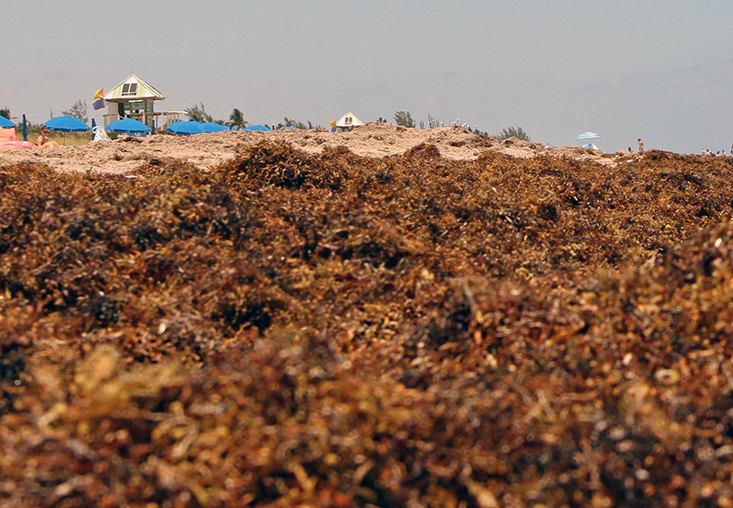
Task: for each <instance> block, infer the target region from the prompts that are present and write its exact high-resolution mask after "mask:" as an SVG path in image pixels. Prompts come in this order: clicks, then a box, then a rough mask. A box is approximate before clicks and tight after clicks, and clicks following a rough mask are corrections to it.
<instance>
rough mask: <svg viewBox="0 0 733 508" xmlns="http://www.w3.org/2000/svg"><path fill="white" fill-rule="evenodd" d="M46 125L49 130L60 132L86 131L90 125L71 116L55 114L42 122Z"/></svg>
mask: <svg viewBox="0 0 733 508" xmlns="http://www.w3.org/2000/svg"><path fill="white" fill-rule="evenodd" d="M43 125H45V126H46V127H48V128H49V129H51V130H55V131H61V132H84V131H88V130H89V129H90V128H91V127H89V126H88V125H87V124H85V123H84V122H82V121H81V120H79V119H78V118H74V117H73V116H57V117H56V118H51V119H50V120H49V121H48V122H46V123H44V124H43Z"/></svg>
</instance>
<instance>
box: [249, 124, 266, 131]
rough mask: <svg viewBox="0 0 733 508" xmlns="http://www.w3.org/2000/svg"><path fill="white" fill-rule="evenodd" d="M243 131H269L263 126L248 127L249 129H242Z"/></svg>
mask: <svg viewBox="0 0 733 508" xmlns="http://www.w3.org/2000/svg"><path fill="white" fill-rule="evenodd" d="M244 130H245V131H263V132H265V131H269V130H270V128H269V127H266V126H264V125H250V126H249V127H245V128H244Z"/></svg>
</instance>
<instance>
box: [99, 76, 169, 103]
mask: <svg viewBox="0 0 733 508" xmlns="http://www.w3.org/2000/svg"><path fill="white" fill-rule="evenodd" d="M165 98H166V97H165V95H163V94H162V93H160V92H159V91H158V90H156V89H155V88H154V87H152V86H151V85H150V84H148V83H147V82H146V81H144V80H142V79H140V78H138V77H137V76H136V75H134V74H131V75H130V76H129V77H128V78H127V79H126V80H125V81H123V82H122V83H120V84H119V85H117V86H115V87H114V88H113V89H112V90H110V91H109V92H107V93H106V94H105V96H104V100H105V101H107V102H129V101H142V100H145V99H147V100H154V101H162V100H164V99H165Z"/></svg>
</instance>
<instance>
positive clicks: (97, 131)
mask: <svg viewBox="0 0 733 508" xmlns="http://www.w3.org/2000/svg"><path fill="white" fill-rule="evenodd" d="M92 134H94V137H92V141H109V136H108V135H107V131H106V130H104V127H100V126H99V125H97V126H96V127H94V128H93V129H92Z"/></svg>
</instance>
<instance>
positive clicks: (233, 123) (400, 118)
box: [0, 99, 530, 141]
mask: <svg viewBox="0 0 733 508" xmlns="http://www.w3.org/2000/svg"><path fill="white" fill-rule="evenodd" d="M184 111H185V112H186V115H188V118H189V120H192V121H196V122H201V123H208V122H213V123H218V124H221V125H226V126H228V127H231V128H232V129H234V130H241V129H244V128H245V127H247V126H248V125H249V122H247V121H246V120H245V119H244V113H242V111H240V110H239V109H238V108H234V109H233V110H232V113H231V114H230V115H229V120H214V118H213V117H212V116H211V115H210V114H209V113H207V112H206V106H204V104H203V103H202V102H201V103H199V104H195V105H193V106H191V107H189V108H186V109H185V110H184ZM62 114H63V115H68V116H72V117H74V118H78V119H79V120H81V121H83V122H85V123H87V121H88V118H89V115H88V107H87V103H86V101H83V100H81V99H80V100H78V101H76V102H75V103H74V105H73V106H71V108H69V109H67V110H65V111H63V112H62ZM0 115H2V116H4V117H5V118H10V109H9V108H8V107H7V106H6V107H4V108H0ZM51 117H53V111H52V112H51ZM377 122H380V123H387V120H385V119H384V118H382V117H379V119H378V120H377ZM394 122H395V124H397V125H399V126H402V127H408V128H410V129H414V128H416V126H417V124H416V123H415V120H414V119H413V118H412V115H411V114H410V112H409V111H396V112H395V114H394ZM427 126H428V128H433V127H446V126H448V127H450V126H459V127H463V128H464V129H466V130H469V131H471V132H473V133H474V134H480V135H489V134H488V133H487V132H484V131H481V130H479V129H478V128H477V127H475V126H474V127H471V126H470V125H468V124H466V123H461V122H460V119H456V120H451V121H450V122H449V123H448V125H445V123H444V122H443V121H439V120H437V119H436V118H435V117H433V116H431V115H428V124H427ZM268 127H270V128H271V129H273V130H280V129H282V128H285V127H294V128H296V129H312V128H313V127H314V125H313V124H312V123H311V122H310V121H308V122H299V121H297V120H293V119H291V118H288V117H285V118H284V119H283V121H282V122H280V123H278V124H276V125H275V124H273V125H269V126H268ZM420 128H421V129H424V128H425V123H424V122H423V121H420ZM511 137H515V138H518V139H521V140H524V141H530V137H529V134H527V133H526V132H525V131H524V129H522V128H521V127H514V126H510V127H506V128H504V129H502V131H501V132H497V133H496V138H497V139H499V140H504V139H507V138H511Z"/></svg>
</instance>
